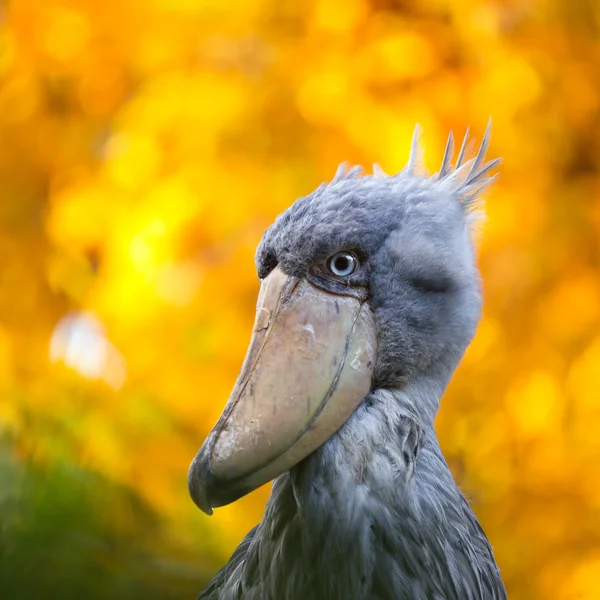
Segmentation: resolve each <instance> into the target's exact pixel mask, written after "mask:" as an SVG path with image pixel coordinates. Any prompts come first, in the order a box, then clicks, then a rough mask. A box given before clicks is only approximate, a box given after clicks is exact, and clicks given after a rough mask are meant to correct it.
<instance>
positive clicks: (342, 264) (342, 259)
mask: <svg viewBox="0 0 600 600" xmlns="http://www.w3.org/2000/svg"><path fill="white" fill-rule="evenodd" d="M349 265H350V261H349V260H348V257H347V256H338V257H337V258H336V259H335V268H336V269H337V270H338V271H345V270H346V269H347V268H348V266H349Z"/></svg>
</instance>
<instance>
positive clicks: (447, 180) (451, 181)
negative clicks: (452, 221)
mask: <svg viewBox="0 0 600 600" xmlns="http://www.w3.org/2000/svg"><path fill="white" fill-rule="evenodd" d="M491 129H492V119H490V120H489V121H488V124H487V128H486V130H485V134H484V136H483V139H482V141H481V146H480V147H479V150H478V152H477V154H476V155H475V156H474V157H473V158H471V159H469V160H465V158H466V156H467V155H468V154H469V153H470V149H469V148H468V146H469V145H470V144H469V142H470V139H469V129H468V128H467V131H466V132H465V137H464V138H463V141H462V144H461V146H460V150H459V151H458V156H457V158H456V162H455V164H454V166H453V165H452V159H453V158H454V135H453V134H452V132H450V135H449V136H448V141H447V142H446V149H445V151H444V158H443V159H442V165H441V167H440V170H439V172H438V173H436V174H434V175H433V176H432V178H433V179H435V180H436V181H438V182H440V183H443V184H444V186H445V187H446V189H449V190H450V191H451V193H452V195H453V196H455V197H456V199H457V200H458V201H459V202H460V203H461V204H462V205H463V206H464V207H465V210H466V211H467V212H471V211H473V210H474V209H475V208H476V203H477V197H478V196H479V194H480V193H481V192H482V191H483V190H484V189H485V188H486V187H487V186H488V185H489V184H490V183H492V181H494V180H495V179H496V177H497V174H496V175H493V176H491V177H490V176H489V172H490V171H491V170H492V169H494V168H495V167H497V166H498V165H499V164H500V162H501V160H502V159H500V158H496V159H494V160H490V161H488V162H486V161H485V155H486V153H487V150H488V147H489V145H490V137H491ZM420 134H421V128H420V126H419V125H416V126H415V130H414V133H413V137H412V142H411V148H410V156H409V158H408V163H407V165H406V167H405V168H404V169H403V170H402V171H401V172H400V173H398V176H401V175H412V176H417V175H418V174H419V167H420V165H421V160H422V155H423V151H422V149H421V146H420V144H419V136H420ZM362 175H363V169H362V167H359V166H356V167H350V166H349V165H348V164H347V163H342V164H341V165H340V166H339V167H338V169H337V171H336V173H335V175H334V177H333V179H332V180H331V182H330V185H331V184H335V183H338V182H340V181H343V180H345V179H355V178H357V177H360V176H362ZM373 177H374V178H376V179H383V178H386V177H396V176H395V175H391V176H389V175H387V173H385V171H384V170H383V169H382V168H381V167H380V166H379V165H378V164H377V163H375V164H374V165H373Z"/></svg>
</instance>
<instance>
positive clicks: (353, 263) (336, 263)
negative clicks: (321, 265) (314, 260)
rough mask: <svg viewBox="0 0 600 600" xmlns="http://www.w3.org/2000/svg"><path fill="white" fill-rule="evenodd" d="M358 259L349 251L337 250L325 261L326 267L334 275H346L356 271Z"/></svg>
mask: <svg viewBox="0 0 600 600" xmlns="http://www.w3.org/2000/svg"><path fill="white" fill-rule="evenodd" d="M357 266H358V261H357V260H356V258H355V257H354V256H352V254H350V253H349V252H338V253H337V254H334V255H333V256H332V257H331V258H330V259H329V260H328V261H327V268H328V269H329V270H330V271H331V273H332V274H333V275H335V276H336V277H348V275H352V273H354V271H356V267H357Z"/></svg>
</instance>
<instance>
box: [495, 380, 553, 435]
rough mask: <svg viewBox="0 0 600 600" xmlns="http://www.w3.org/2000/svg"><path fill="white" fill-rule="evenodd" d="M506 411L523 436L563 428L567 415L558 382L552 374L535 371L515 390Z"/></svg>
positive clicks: (512, 389) (511, 394)
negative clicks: (563, 421) (564, 418)
mask: <svg viewBox="0 0 600 600" xmlns="http://www.w3.org/2000/svg"><path fill="white" fill-rule="evenodd" d="M506 408H507V410H508V413H509V415H510V416H511V417H512V419H513V423H514V425H515V427H516V428H517V430H518V431H519V433H520V434H521V435H525V436H532V435H533V436H535V435H549V434H551V433H552V432H554V431H556V430H557V429H558V428H559V427H560V425H561V419H562V414H563V397H562V394H561V391H560V388H559V386H558V382H557V381H556V379H555V378H554V377H553V376H552V374H550V373H546V372H544V371H534V372H533V373H530V374H528V375H526V376H524V377H523V378H522V379H521V380H517V381H516V383H515V384H514V385H513V386H512V387H511V389H510V391H509V393H508V394H507V396H506Z"/></svg>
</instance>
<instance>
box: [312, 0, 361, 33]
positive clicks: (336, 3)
mask: <svg viewBox="0 0 600 600" xmlns="http://www.w3.org/2000/svg"><path fill="white" fill-rule="evenodd" d="M367 11H368V4H367V3H366V2H364V0H318V2H317V3H316V8H315V12H314V14H313V20H312V25H313V27H314V28H315V29H323V30H326V31H329V32H332V33H339V34H342V33H345V32H347V31H350V30H351V29H354V28H355V27H357V26H358V25H360V23H361V22H362V21H363V19H364V18H365V16H366V14H367Z"/></svg>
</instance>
